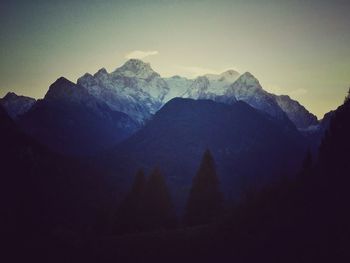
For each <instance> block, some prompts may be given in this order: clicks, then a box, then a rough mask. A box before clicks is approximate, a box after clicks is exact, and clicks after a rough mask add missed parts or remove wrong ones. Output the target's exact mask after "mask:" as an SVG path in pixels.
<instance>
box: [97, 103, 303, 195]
mask: <svg viewBox="0 0 350 263" xmlns="http://www.w3.org/2000/svg"><path fill="white" fill-rule="evenodd" d="M207 148H208V149H210V150H211V152H212V153H213V156H214V159H215V160H216V166H217V170H218V174H219V177H220V181H221V188H222V189H223V191H224V192H225V193H226V194H227V195H228V196H229V197H237V196H239V194H240V192H241V191H245V190H247V189H248V188H251V187H253V188H254V187H260V186H262V185H264V184H265V183H268V182H271V181H273V180H274V179H276V178H277V177H280V176H282V175H289V174H293V173H294V172H295V170H296V167H298V166H299V162H300V161H301V158H303V156H304V153H305V148H306V145H305V141H304V139H303V137H302V136H301V135H300V134H299V133H298V131H297V130H296V128H295V126H294V125H292V124H291V123H290V122H289V121H287V122H285V121H276V120H274V119H272V118H270V117H269V116H268V115H265V114H264V113H261V112H260V111H258V110H255V109H253V108H252V107H251V106H249V105H248V104H246V103H244V102H237V103H235V104H233V105H226V104H223V103H217V102H213V101H210V100H192V99H180V98H177V99H173V100H171V101H170V102H168V103H167V104H166V105H165V106H164V107H163V108H162V109H161V110H159V111H158V112H157V114H156V115H155V116H154V118H153V119H152V120H151V121H149V122H148V123H147V124H146V125H145V127H143V128H142V129H141V130H140V131H138V132H137V133H136V134H134V135H133V136H131V137H130V138H129V139H127V140H126V141H124V142H123V143H121V144H120V145H119V146H117V147H116V148H115V149H114V150H113V151H111V152H109V154H108V155H107V156H103V158H102V159H103V162H104V166H107V167H108V169H109V172H110V173H114V174H115V175H117V174H118V175H119V176H121V177H123V178H124V179H125V178H127V179H125V181H126V182H128V180H129V181H130V180H131V179H132V178H133V176H134V173H135V171H136V170H137V169H138V168H144V169H145V170H146V171H147V170H150V169H152V168H153V167H155V166H159V168H160V169H161V170H162V171H163V172H164V174H165V176H166V177H167V179H168V183H169V185H170V187H171V189H172V192H173V194H174V196H175V199H183V198H185V197H186V195H187V192H188V189H189V186H190V183H191V180H192V178H193V176H194V174H195V172H196V169H197V168H198V164H199V162H200V158H201V156H202V154H203V152H204V151H205V149H207ZM106 163H107V165H106ZM121 180H122V179H121Z"/></svg>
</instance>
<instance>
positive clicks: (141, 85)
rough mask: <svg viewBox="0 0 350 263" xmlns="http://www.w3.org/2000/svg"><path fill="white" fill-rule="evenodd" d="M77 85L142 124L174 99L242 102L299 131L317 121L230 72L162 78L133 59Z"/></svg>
mask: <svg viewBox="0 0 350 263" xmlns="http://www.w3.org/2000/svg"><path fill="white" fill-rule="evenodd" d="M78 84H80V85H82V86H84V87H85V88H87V90H88V91H89V92H90V94H92V95H94V96H96V97H98V98H100V99H101V100H103V101H105V102H106V103H107V104H108V105H109V106H110V107H111V108H112V109H114V110H117V111H121V112H124V113H126V114H128V115H129V116H130V117H132V118H133V119H134V120H136V121H137V122H139V123H144V122H145V120H148V119H149V118H150V117H151V116H152V115H153V114H154V113H155V112H157V111H158V110H159V109H160V108H161V106H163V105H164V104H165V103H166V102H167V101H169V100H171V99H172V98H175V97H183V98H192V99H212V100H220V101H222V102H225V101H229V102H232V101H236V100H242V101H245V102H247V103H248V104H250V105H251V106H253V107H255V108H256V109H259V110H262V111H264V112H266V113H267V114H269V115H271V116H272V117H277V118H282V117H281V116H282V115H283V113H285V114H286V115H287V116H288V118H289V119H290V120H291V121H292V122H293V123H294V124H295V125H296V126H297V127H298V128H306V127H308V126H310V125H315V124H317V118H316V117H315V116H314V115H313V114H311V113H310V112H308V111H307V110H306V109H305V108H304V107H303V106H302V105H300V103H298V102H297V101H295V100H292V99H291V98H290V97H289V96H276V95H274V94H271V93H268V92H267V91H265V90H264V89H263V88H262V87H261V85H260V83H259V81H258V80H257V79H256V78H255V77H254V76H253V75H252V74H251V73H249V72H246V73H244V74H242V75H240V74H239V73H238V72H236V71H234V70H228V71H225V72H223V73H222V74H218V75H215V74H207V75H204V76H199V77H197V78H195V79H187V78H184V77H180V76H174V77H171V78H162V77H161V76H160V75H159V74H158V73H157V72H155V71H154V70H153V69H152V68H151V66H150V64H149V63H144V62H142V61H141V60H137V59H131V60H128V61H127V62H126V63H125V64H124V65H122V66H121V67H119V68H117V69H116V70H115V71H113V72H111V73H108V72H107V71H106V70H105V69H101V70H99V71H98V72H97V73H95V74H94V75H91V74H85V75H84V76H83V77H81V78H79V79H78ZM218 97H219V98H218Z"/></svg>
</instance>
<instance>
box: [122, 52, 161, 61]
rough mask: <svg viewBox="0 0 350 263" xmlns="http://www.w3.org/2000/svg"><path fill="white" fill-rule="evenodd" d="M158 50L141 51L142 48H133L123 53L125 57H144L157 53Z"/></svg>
mask: <svg viewBox="0 0 350 263" xmlns="http://www.w3.org/2000/svg"><path fill="white" fill-rule="evenodd" d="M158 53H159V52H158V51H157V50H149V51H143V50H133V51H131V52H129V53H127V54H126V55H125V58H126V59H132V58H135V59H144V58H146V57H149V56H154V55H157V54H158Z"/></svg>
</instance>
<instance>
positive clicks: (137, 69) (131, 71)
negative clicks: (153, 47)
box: [112, 59, 160, 79]
mask: <svg viewBox="0 0 350 263" xmlns="http://www.w3.org/2000/svg"><path fill="white" fill-rule="evenodd" d="M112 74H113V75H121V76H125V77H138V78H141V79H151V78H154V77H160V75H159V74H158V73H157V72H155V71H154V70H153V69H152V68H151V65H150V64H149V63H145V62H143V61H142V60H139V59H130V60H128V61H127V62H125V63H124V65H122V66H121V67H120V68H117V69H116V70H115V71H114V72H113V73H112Z"/></svg>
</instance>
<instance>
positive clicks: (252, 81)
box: [236, 72, 261, 88]
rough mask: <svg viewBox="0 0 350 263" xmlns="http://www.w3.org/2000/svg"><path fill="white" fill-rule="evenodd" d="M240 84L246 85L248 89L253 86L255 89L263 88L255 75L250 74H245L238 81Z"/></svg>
mask: <svg viewBox="0 0 350 263" xmlns="http://www.w3.org/2000/svg"><path fill="white" fill-rule="evenodd" d="M236 82H238V83H240V84H244V85H246V86H247V87H251V86H254V87H259V88H261V85H260V83H259V80H258V79H257V78H255V77H254V76H253V74H251V73H250V72H245V73H244V74H242V75H241V76H240V77H239V78H238V79H237V81H236Z"/></svg>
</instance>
